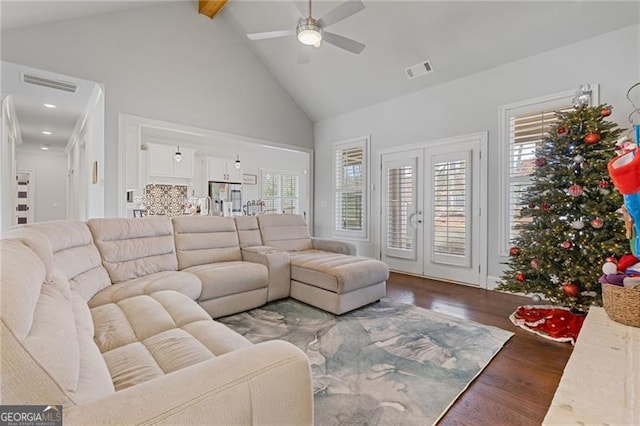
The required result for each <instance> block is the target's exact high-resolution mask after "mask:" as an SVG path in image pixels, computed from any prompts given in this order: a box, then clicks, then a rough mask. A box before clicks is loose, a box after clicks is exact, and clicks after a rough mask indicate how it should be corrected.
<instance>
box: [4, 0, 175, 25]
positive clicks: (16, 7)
mask: <svg viewBox="0 0 640 426" xmlns="http://www.w3.org/2000/svg"><path fill="white" fill-rule="evenodd" d="M165 1H169V0H165ZM158 2H161V1H158V0H154V1H153V2H151V1H120V0H110V1H93V0H86V1H82V0H75V1H74V0H71V1H52V0H48V1H47V0H45V1H31V0H20V1H16V0H2V1H1V2H0V12H1V17H0V22H1V23H2V28H3V29H10V28H18V27H24V26H27V25H37V24H44V23H46V22H54V21H62V20H65V19H74V18H81V17H83V16H90V15H100V14H103V13H111V12H117V11H120V10H126V9H133V8H136V7H142V6H150V5H152V4H153V3H158Z"/></svg>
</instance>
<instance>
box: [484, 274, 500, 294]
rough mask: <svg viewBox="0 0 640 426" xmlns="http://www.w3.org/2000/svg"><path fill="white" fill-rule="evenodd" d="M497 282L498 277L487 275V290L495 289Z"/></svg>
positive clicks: (498, 281) (498, 280)
mask: <svg viewBox="0 0 640 426" xmlns="http://www.w3.org/2000/svg"><path fill="white" fill-rule="evenodd" d="M498 283H500V277H495V276H493V275H487V290H495V289H496V287H498Z"/></svg>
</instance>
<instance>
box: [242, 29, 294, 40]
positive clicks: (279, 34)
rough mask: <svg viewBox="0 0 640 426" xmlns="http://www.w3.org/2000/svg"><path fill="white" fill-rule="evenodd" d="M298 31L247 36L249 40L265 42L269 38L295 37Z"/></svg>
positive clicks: (268, 32)
mask: <svg viewBox="0 0 640 426" xmlns="http://www.w3.org/2000/svg"><path fill="white" fill-rule="evenodd" d="M295 33H296V30H281V31H267V32H264V33H252V34H247V37H248V38H249V40H265V39H268V38H278V37H286V36H290V35H294V34H295Z"/></svg>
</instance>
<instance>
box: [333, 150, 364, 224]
mask: <svg viewBox="0 0 640 426" xmlns="http://www.w3.org/2000/svg"><path fill="white" fill-rule="evenodd" d="M366 167H367V162H366V144H365V141H361V142H357V143H352V144H343V145H337V146H336V147H335V149H334V179H335V199H334V227H335V232H336V234H338V235H343V236H352V237H364V236H365V215H366V211H365V200H366V194H365V193H364V188H365V182H366Z"/></svg>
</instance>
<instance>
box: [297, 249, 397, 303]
mask: <svg viewBox="0 0 640 426" xmlns="http://www.w3.org/2000/svg"><path fill="white" fill-rule="evenodd" d="M290 255H291V279H292V280H295V281H300V282H303V283H307V284H311V285H314V286H316V287H319V288H322V289H325V290H328V291H331V292H334V293H337V294H344V293H348V292H350V291H354V290H358V289H360V288H363V287H366V286H369V285H372V284H377V283H381V282H383V281H386V279H387V278H388V277H389V268H388V267H387V265H386V264H384V263H383V262H380V261H379V260H375V259H369V258H365V257H358V256H350V255H346V254H340V253H331V252H326V251H321V250H305V251H299V252H292V253H290Z"/></svg>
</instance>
